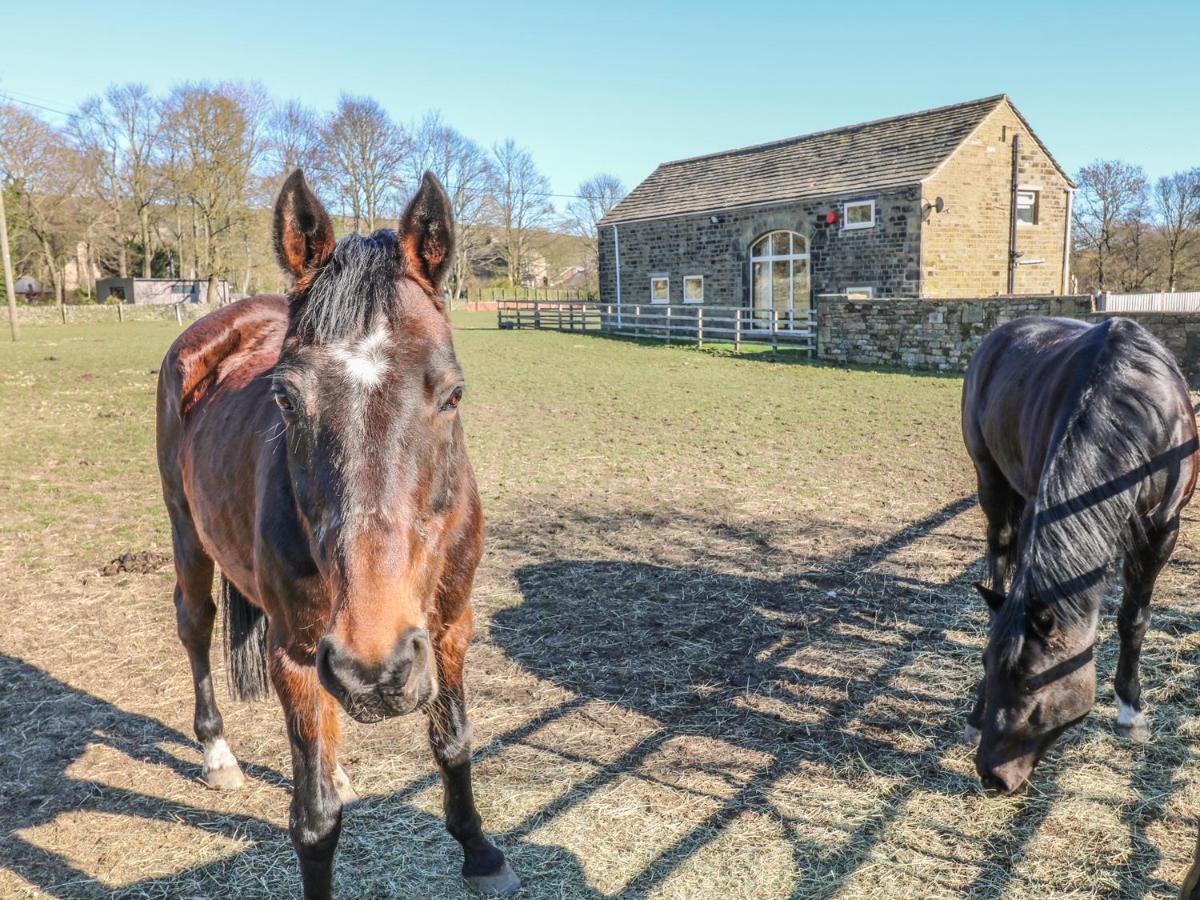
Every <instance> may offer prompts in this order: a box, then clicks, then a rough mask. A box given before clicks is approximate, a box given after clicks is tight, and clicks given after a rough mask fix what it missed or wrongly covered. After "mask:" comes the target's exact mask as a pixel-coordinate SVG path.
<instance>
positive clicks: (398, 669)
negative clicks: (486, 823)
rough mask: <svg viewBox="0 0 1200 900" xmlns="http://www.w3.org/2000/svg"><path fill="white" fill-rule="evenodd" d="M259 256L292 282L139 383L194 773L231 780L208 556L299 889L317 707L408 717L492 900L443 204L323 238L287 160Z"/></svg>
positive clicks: (475, 542) (316, 834) (435, 200)
mask: <svg viewBox="0 0 1200 900" xmlns="http://www.w3.org/2000/svg"><path fill="white" fill-rule="evenodd" d="M275 248H276V254H277V256H278V257H279V261H280V264H281V265H282V266H283V268H284V269H285V270H286V271H287V272H288V273H289V274H290V275H291V276H292V277H293V278H294V285H293V287H292V290H291V292H290V293H289V294H288V295H287V296H286V297H280V296H262V297H254V298H251V299H248V300H243V301H241V302H238V303H235V304H233V305H231V306H228V307H225V308H223V309H221V310H218V311H216V312H214V313H211V314H210V315H208V316H205V317H204V318H203V319H201V320H200V321H198V322H197V323H195V324H194V325H192V326H191V327H190V328H188V329H187V331H185V332H184V333H183V334H182V335H181V336H180V337H179V338H178V339H177V340H176V341H175V343H174V344H173V345H172V346H171V349H170V350H169V351H168V353H167V356H166V359H165V360H164V361H163V365H162V370H161V375H160V377H159V387H158V462H159V470H160V472H161V475H162V484H163V497H164V499H165V501H166V505H167V510H168V512H169V513H170V517H171V531H172V540H173V543H174V550H175V571H176V586H175V609H176V615H177V618H178V626H179V637H180V639H181V640H182V641H183V645H184V647H185V648H186V649H187V652H188V657H189V659H190V661H191V666H192V678H193V681H194V684H195V691H196V717H195V729H196V736H197V737H198V738H199V739H200V741H201V743H202V744H203V746H204V767H203V779H204V780H205V781H206V782H207V783H208V784H209V785H210V786H212V787H214V788H218V789H232V788H236V787H238V786H240V785H241V784H242V781H243V777H242V773H241V770H240V768H239V767H238V763H237V760H236V759H235V758H234V756H233V754H232V753H231V752H230V750H229V747H228V745H227V744H226V742H225V737H224V730H223V726H222V722H221V714H220V712H219V711H218V710H217V703H216V699H215V698H214V696H213V685H212V678H211V675H210V670H209V645H210V642H211V637H212V629H213V620H214V617H215V614H216V606H215V605H214V603H213V599H212V584H213V565H214V563H216V564H217V565H219V566H220V568H221V583H222V593H223V595H224V601H225V609H226V625H227V628H226V636H227V640H228V644H229V646H228V659H229V665H230V670H231V671H230V680H231V683H232V685H233V689H234V692H235V694H237V695H238V696H241V697H245V698H253V697H255V696H258V695H261V694H263V693H264V692H265V691H266V689H267V687H268V684H269V685H271V686H273V687H274V689H275V693H276V694H277V695H278V697H279V700H280V703H281V704H282V706H283V711H284V720H285V723H286V727H287V733H288V738H289V740H290V743H291V749H292V767H293V793H292V806H291V820H290V831H291V837H292V843H293V845H294V846H295V850H296V854H297V856H298V857H299V861H300V873H301V877H302V879H303V883H304V895H305V896H306V897H327V896H329V895H330V893H331V890H332V882H333V856H334V849H335V847H336V845H337V840H338V834H339V832H340V830H341V822H342V806H343V804H344V803H346V802H348V801H349V800H351V799H353V797H354V793H353V791H352V790H351V788H350V784H349V781H348V780H347V778H346V775H345V773H344V772H343V771H342V768H341V767H340V766H339V765H338V745H339V739H340V726H339V721H338V715H339V713H338V709H337V706H338V704H339V703H340V704H341V706H342V707H343V708H344V709H345V710H346V712H348V713H349V714H350V715H351V716H353V717H354V718H355V719H357V720H359V721H361V722H376V721H379V720H380V719H383V718H385V717H388V716H396V715H402V714H404V713H409V712H413V711H416V710H422V711H424V712H425V713H426V714H427V715H428V719H429V740H430V744H431V745H432V748H433V755H434V757H435V759H436V761H437V764H438V767H439V769H440V771H441V775H442V782H443V787H444V791H445V802H444V807H445V814H446V827H447V829H448V830H449V832H450V833H451V834H452V835H453V836H454V837H455V838H456V839H457V840H458V842H459V843H460V844H461V845H462V849H463V853H464V857H465V860H464V863H463V875H464V877H465V878H466V879H467V881H468V882H469V883H470V884H471V885H472V886H473V887H475V888H476V889H479V890H482V891H485V892H496V893H507V892H511V891H514V890H516V889H517V888H518V887H519V886H520V882H519V881H518V880H517V878H516V876H515V875H514V874H513V872H512V870H511V869H510V868H509V866H508V864H507V863H506V862H505V859H504V855H503V854H502V853H501V852H500V851H499V850H498V849H496V848H495V847H494V846H493V845H492V844H491V843H489V841H488V840H487V838H486V837H485V836H484V834H483V831H482V829H481V823H480V818H479V814H478V813H477V812H476V809H475V801H474V797H473V794H472V790H471V749H470V729H469V727H468V724H467V719H466V714H465V711H464V697H463V663H464V657H465V655H466V652H467V647H468V645H469V643H470V641H471V632H472V618H471V585H472V581H473V579H474V575H475V568H476V565H477V564H478V562H479V558H480V554H481V552H482V546H483V516H482V510H481V506H480V500H479V493H478V491H477V489H476V486H475V477H474V475H473V473H472V471H471V465H470V463H469V462H468V461H467V454H466V448H465V443H464V438H463V429H462V423H461V421H460V419H459V416H458V406H459V402H460V400H461V399H462V396H463V375H462V371H461V369H460V368H459V365H458V363H457V361H456V359H455V355H454V346H453V343H452V341H451V332H450V324H449V321H448V319H447V316H446V312H445V309H444V307H443V305H442V302H441V299H440V294H441V287H442V283H443V281H444V279H445V276H446V273H447V271H448V269H449V266H450V262H451V257H452V253H453V222H452V221H451V214H450V204H449V200H448V199H447V197H446V194H445V192H444V191H443V190H442V187H441V185H440V184H439V183H438V181H437V179H436V178H434V177H433V176H432V175H429V174H426V176H425V178H424V180H423V181H422V183H421V186H420V189H419V190H418V192H417V194H416V196H415V197H414V198H413V200H412V202H411V203H410V204H409V205H408V208H407V209H406V210H405V212H404V214H403V216H402V217H401V220H400V228H399V231H398V232H392V231H378V232H376V233H375V234H373V235H371V236H370V237H361V236H358V235H350V236H348V237H345V238H343V239H342V240H341V241H339V242H335V240H334V233H333V224H332V222H331V221H330V218H329V215H328V214H327V213H326V212H325V209H324V207H323V206H322V205H321V202H320V200H318V199H317V197H316V196H315V195H314V194H313V193H312V192H311V191H310V190H309V188H308V186H307V185H306V184H305V181H304V177H303V176H302V175H301V173H300V172H299V171H297V172H295V173H293V174H292V176H291V177H290V178H288V179H287V181H286V183H285V184H284V186H283V190H282V191H281V192H280V195H279V199H278V201H277V203H276V206H275Z"/></svg>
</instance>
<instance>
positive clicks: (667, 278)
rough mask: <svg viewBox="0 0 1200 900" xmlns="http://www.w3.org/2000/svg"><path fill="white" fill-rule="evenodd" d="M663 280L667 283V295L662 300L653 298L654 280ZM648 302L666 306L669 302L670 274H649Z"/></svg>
mask: <svg viewBox="0 0 1200 900" xmlns="http://www.w3.org/2000/svg"><path fill="white" fill-rule="evenodd" d="M656 281H665V282H666V283H667V296H666V297H664V298H663V299H662V300H655V299H654V282H656ZM650 302H651V303H653V304H654V305H656V306H666V305H667V304H668V303H670V302H671V276H670V275H651V276H650Z"/></svg>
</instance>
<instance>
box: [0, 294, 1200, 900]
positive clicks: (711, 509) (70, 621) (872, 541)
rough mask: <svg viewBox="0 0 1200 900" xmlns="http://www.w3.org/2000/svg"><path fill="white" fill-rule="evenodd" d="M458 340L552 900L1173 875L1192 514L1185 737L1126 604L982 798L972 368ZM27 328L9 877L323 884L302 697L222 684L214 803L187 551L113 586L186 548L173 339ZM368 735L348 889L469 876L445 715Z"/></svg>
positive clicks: (12, 371)
mask: <svg viewBox="0 0 1200 900" xmlns="http://www.w3.org/2000/svg"><path fill="white" fill-rule="evenodd" d="M458 324H459V326H460V330H459V336H458V342H459V349H460V355H461V356H462V358H463V362H464V364H465V366H466V368H467V372H468V377H469V381H470V394H469V398H468V400H467V403H466V404H465V405H464V411H465V412H464V414H465V415H466V416H467V427H468V433H469V436H470V440H471V452H472V458H473V460H474V462H475V465H476V469H477V471H478V474H479V477H480V483H481V488H482V491H483V493H484V498H485V506H486V510H487V514H488V520H489V528H490V536H489V544H488V553H487V555H486V557H485V560H484V563H483V565H482V567H481V569H480V573H479V581H478V588H477V591H476V603H477V607H478V609H479V611H480V620H481V621H480V634H479V639H478V642H477V645H476V647H475V649H474V650H473V651H472V656H471V660H470V670H469V684H470V688H471V691H472V694H471V714H472V718H473V723H474V727H475V734H476V746H477V748H478V753H477V779H476V780H477V789H478V793H479V800H480V807H481V810H482V812H483V815H484V819H485V823H486V825H487V827H488V828H489V829H490V830H491V832H492V833H493V834H494V835H495V837H496V839H497V841H498V843H499V844H500V845H501V846H502V847H503V848H504V849H505V851H506V852H507V853H508V854H509V856H510V858H511V860H512V862H513V865H514V867H515V868H516V869H517V871H518V872H519V873H520V874H521V876H522V877H523V878H524V879H525V881H526V884H527V889H526V891H525V894H526V895H527V896H530V897H587V896H608V895H613V894H626V895H629V896H654V897H716V896H730V897H784V896H798V897H809V896H822V897H825V896H839V897H867V896H887V897H897V896H913V897H916V896H921V897H931V896H936V897H941V896H947V897H949V896H962V895H971V896H981V897H989V896H992V897H998V896H1006V897H1009V896H1011V897H1045V896H1051V895H1054V896H1076V895H1086V896H1093V895H1101V894H1102V895H1106V896H1144V895H1147V894H1150V895H1154V896H1164V897H1165V896H1170V895H1171V893H1172V891H1173V890H1174V888H1173V885H1174V884H1175V883H1177V881H1178V879H1179V878H1180V877H1181V874H1182V871H1183V869H1184V867H1185V865H1186V862H1187V860H1188V858H1189V855H1190V851H1191V849H1192V845H1193V841H1194V836H1195V830H1194V828H1195V825H1194V818H1193V816H1194V812H1195V810H1196V809H1197V807H1198V806H1200V768H1198V766H1197V764H1196V761H1195V760H1194V759H1193V755H1192V751H1191V748H1192V745H1193V743H1194V742H1195V741H1196V740H1197V737H1198V736H1200V717H1198V716H1197V713H1196V709H1195V702H1194V697H1195V692H1194V689H1193V684H1194V679H1195V673H1196V667H1197V663H1198V662H1200V635H1197V634H1195V633H1194V632H1195V629H1194V627H1193V623H1194V622H1195V621H1196V616H1197V613H1198V612H1200V608H1198V607H1197V603H1196V600H1195V597H1194V590H1193V585H1194V584H1195V576H1196V574H1197V566H1198V565H1200V554H1198V551H1197V530H1196V526H1195V522H1194V517H1193V516H1189V517H1188V522H1187V524H1186V526H1185V530H1184V533H1183V537H1182V539H1181V541H1180V546H1179V549H1178V550H1177V552H1176V557H1175V560H1174V561H1173V562H1172V564H1171V566H1170V567H1169V568H1168V570H1167V571H1166V573H1165V574H1164V576H1163V578H1162V579H1161V582H1160V590H1159V593H1158V602H1157V606H1156V613H1155V619H1154V622H1153V624H1152V626H1151V632H1150V634H1149V636H1148V637H1147V641H1146V652H1145V656H1144V663H1143V681H1144V683H1145V685H1146V695H1147V702H1148V704H1149V709H1150V714H1151V717H1152V720H1153V724H1154V727H1155V737H1154V740H1153V741H1152V742H1151V743H1150V744H1148V745H1145V746H1134V745H1131V744H1129V743H1127V742H1126V741H1125V740H1123V739H1122V738H1121V737H1120V736H1119V735H1118V734H1117V733H1116V732H1115V730H1114V729H1113V727H1112V720H1113V717H1114V713H1115V710H1114V701H1113V698H1112V689H1111V676H1112V671H1113V667H1114V665H1115V650H1116V641H1115V636H1114V635H1113V634H1112V625H1111V621H1110V622H1109V623H1108V624H1107V625H1106V628H1105V630H1104V632H1103V639H1102V644H1101V648H1100V671H1101V673H1102V678H1103V679H1104V682H1103V685H1102V687H1101V691H1100V701H1099V703H1098V705H1097V708H1096V710H1095V712H1094V713H1093V715H1092V716H1091V717H1090V718H1089V720H1088V721H1087V723H1086V724H1085V725H1083V726H1081V727H1080V728H1078V729H1076V730H1075V731H1074V732H1072V733H1071V734H1070V735H1069V736H1068V737H1067V738H1066V739H1064V740H1063V742H1062V743H1061V745H1060V746H1059V747H1058V748H1057V749H1056V750H1055V751H1054V752H1052V753H1051V756H1050V758H1049V759H1048V760H1047V761H1046V762H1045V763H1044V764H1043V765H1042V767H1041V768H1040V769H1039V770H1038V773H1037V778H1036V788H1035V790H1034V791H1033V792H1032V793H1031V794H1029V795H1027V796H1026V797H1023V798H1019V799H1011V800H995V799H989V798H986V797H985V796H983V795H982V793H981V792H980V790H979V788H978V785H977V782H976V779H975V777H974V774H973V769H972V764H971V756H970V753H969V751H968V750H967V749H966V748H964V747H962V746H960V745H959V744H958V743H957V742H956V739H957V735H958V733H959V731H960V729H961V725H962V721H963V717H964V715H965V711H966V707H967V705H968V701H967V696H968V693H969V691H970V689H971V687H972V685H973V681H974V679H975V678H976V676H977V674H978V652H979V649H980V646H981V640H982V633H981V629H982V625H983V615H982V612H981V610H980V606H981V604H980V603H979V602H978V601H977V600H976V598H975V597H974V596H973V592H972V591H971V590H970V587H969V585H970V582H971V581H972V580H974V579H975V578H977V577H978V576H979V574H980V570H981V567H980V564H979V557H980V554H981V551H982V541H981V535H982V522H981V519H980V516H979V514H978V512H977V510H976V508H975V506H974V504H973V502H972V500H971V496H970V495H971V492H972V484H971V479H970V477H969V469H968V465H967V462H966V459H965V456H964V454H963V453H962V451H961V450H960V447H959V438H958V426H957V392H958V389H959V382H958V381H957V380H956V379H952V378H915V377H910V376H906V375H899V374H886V373H882V374H881V373H870V372H845V371H839V370H833V369H825V368H820V367H815V366H808V365H769V364H765V363H762V362H759V361H756V360H753V359H750V360H737V359H730V358H722V357H717V356H710V355H705V354H697V353H694V352H691V351H685V350H680V349H667V348H662V347H642V346H637V345H633V344H629V343H622V342H614V341H609V340H605V339H601V338H596V337H579V336H569V335H555V334H537V333H528V332H521V333H499V332H496V331H494V330H490V329H488V328H487V325H488V324H489V318H488V317H487V316H486V315H484V316H464V317H462V318H460V319H459V321H458ZM27 331H28V333H27V337H26V340H25V341H24V342H23V343H22V344H20V345H18V346H16V347H10V346H4V347H2V348H0V422H2V423H3V424H2V425H0V447H3V451H2V453H3V456H2V457H0V458H2V459H3V463H2V466H3V470H2V472H0V474H2V476H3V477H0V528H2V529H3V534H4V540H3V545H2V547H0V561H2V562H3V564H4V567H5V572H6V575H7V578H6V579H5V582H4V585H3V587H2V588H0V604H2V606H0V612H2V613H3V622H4V624H3V626H0V676H2V677H3V692H2V693H0V737H2V740H0V831H2V838H0V896H13V895H15V896H25V895H29V896H58V897H77V896H85V897H86V896H108V895H110V894H113V893H115V894H118V895H121V896H170V897H179V896H184V897H191V896H195V897H201V896H214V895H229V896H232V895H238V896H247V897H254V896H260V897H275V896H280V895H285V894H289V893H295V892H296V891H297V888H298V883H297V879H296V876H295V867H294V863H293V859H292V853H291V849H290V846H289V844H288V841H287V836H286V819H287V802H288V789H289V777H288V776H289V762H288V751H287V746H286V742H285V740H284V738H283V734H282V728H281V724H282V723H281V722H280V716H279V713H278V709H277V707H276V706H275V705H274V703H273V702H271V703H263V704H259V705H256V706H247V705H242V704H236V703H233V702H232V701H229V700H223V702H222V708H223V711H224V713H225V720H226V727H227V731H228V734H229V738H230V742H231V744H232V746H233V748H234V750H235V752H237V753H238V755H239V757H240V758H241V759H242V760H243V762H244V764H245V766H246V769H247V774H248V775H249V776H251V777H250V779H249V782H248V784H247V787H246V788H245V789H244V790H243V791H241V792H239V793H237V794H236V795H223V794H216V793H213V792H210V791H207V790H206V789H205V788H204V787H203V786H201V785H200V784H199V783H198V781H197V778H196V776H197V773H198V765H199V753H198V751H197V748H196V746H195V743H194V741H193V740H192V736H191V728H190V718H191V703H192V700H191V689H190V679H189V678H188V675H187V664H186V660H185V658H184V654H183V652H182V650H181V648H180V647H179V646H178V644H177V641H176V639H175V635H174V620H173V611H172V608H171V604H170V602H169V597H170V587H171V582H172V576H171V574H170V567H169V566H168V567H166V568H163V569H160V570H157V571H152V572H150V573H149V574H137V573H136V572H132V573H131V572H120V571H118V572H117V573H116V574H114V575H111V576H102V575H100V574H99V569H100V568H101V567H102V566H104V565H105V564H106V563H108V562H110V561H111V560H114V559H116V558H117V557H119V556H120V555H121V554H122V553H124V552H141V551H151V552H158V553H161V552H164V551H168V550H169V540H168V535H167V529H166V520H165V516H164V514H163V513H162V511H161V510H160V500H159V497H158V494H157V484H156V476H155V472H154V468H153V462H152V446H153V431H152V421H153V391H154V376H153V375H152V374H150V370H151V369H153V368H154V367H155V366H156V365H157V363H158V359H159V358H160V357H161V354H162V351H163V349H164V348H165V346H166V344H167V342H168V341H169V340H170V339H171V337H173V335H174V333H175V332H174V329H173V328H171V327H169V326H167V325H159V324H144V325H125V326H123V327H121V328H118V327H117V326H96V327H91V328H82V327H73V326H72V327H62V328H47V329H32V328H31V329H28V330H27ZM144 558H147V559H153V557H144ZM116 568H117V569H120V568H122V567H119V566H118V567H116ZM135 568H137V567H135ZM143 568H144V567H143ZM1114 599H1115V598H1114ZM222 677H223V676H222ZM220 696H221V697H224V696H225V694H224V692H223V691H222V693H221V695H220ZM347 734H348V741H347V743H348V746H347V751H346V757H347V758H346V761H345V762H346V767H347V769H348V771H349V772H350V775H351V778H352V780H353V781H354V782H355V785H356V787H357V789H358V791H359V793H360V794H362V795H363V797H364V800H363V802H362V803H361V804H359V805H358V806H356V807H354V808H353V809H352V811H351V812H350V813H349V815H348V817H347V822H346V827H345V829H344V831H343V836H342V845H341V848H340V850H339V857H338V885H339V889H340V890H341V893H342V894H343V895H344V896H395V897H408V896H429V897H444V896H455V895H458V894H459V893H460V892H461V888H460V886H459V881H458V877H457V869H458V864H459V857H458V851H457V848H456V847H455V846H454V844H453V842H452V841H451V839H450V838H449V837H448V836H446V834H445V833H444V831H443V829H442V825H441V820H440V814H439V807H440V791H439V788H438V785H437V782H436V779H435V778H434V777H433V774H432V768H431V766H430V763H429V758H428V751H427V749H426V747H425V745H424V738H423V729H422V728H421V727H420V726H419V724H418V723H417V722H415V721H412V720H392V721H389V722H387V723H383V724H381V725H377V726H373V727H364V726H358V725H355V724H353V723H348V725H347Z"/></svg>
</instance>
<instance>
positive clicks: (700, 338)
mask: <svg viewBox="0 0 1200 900" xmlns="http://www.w3.org/2000/svg"><path fill="white" fill-rule="evenodd" d="M696 349H697V350H702V349H704V307H703V306H697V307H696Z"/></svg>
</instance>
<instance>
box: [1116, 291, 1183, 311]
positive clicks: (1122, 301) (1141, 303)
mask: <svg viewBox="0 0 1200 900" xmlns="http://www.w3.org/2000/svg"><path fill="white" fill-rule="evenodd" d="M1096 311H1097V312H1200V291H1173V292H1168V291H1157V292H1154V293H1147V294H1098V295H1097V296H1096Z"/></svg>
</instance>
